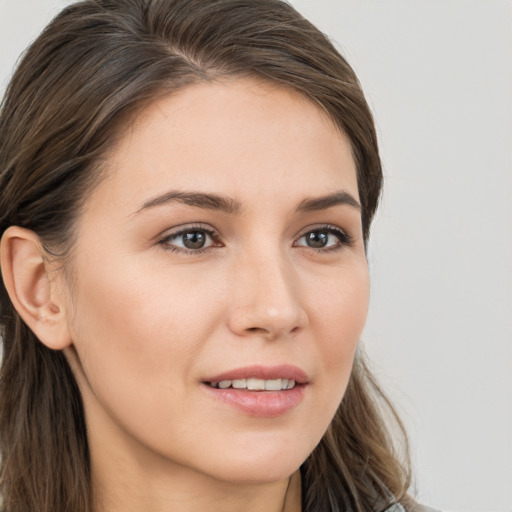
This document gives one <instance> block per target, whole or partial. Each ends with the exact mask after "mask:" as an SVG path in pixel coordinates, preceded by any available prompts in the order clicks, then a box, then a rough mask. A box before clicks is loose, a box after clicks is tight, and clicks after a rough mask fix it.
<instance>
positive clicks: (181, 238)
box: [159, 227, 219, 253]
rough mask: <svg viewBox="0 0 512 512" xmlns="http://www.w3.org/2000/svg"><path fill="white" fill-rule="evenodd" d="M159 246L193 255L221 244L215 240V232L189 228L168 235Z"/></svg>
mask: <svg viewBox="0 0 512 512" xmlns="http://www.w3.org/2000/svg"><path fill="white" fill-rule="evenodd" d="M159 244H160V245H161V246H163V247H164V249H168V250H172V251H176V252H189V253H193V252H201V251H202V250H206V249H209V248H210V247H213V246H218V245H219V242H218V240H217V239H216V238H215V234H214V232H213V231H210V230H207V229H202V228H201V229H200V228H196V227H189V228H187V229H181V230H180V231H178V232H175V233H171V234H169V235H167V236H166V237H164V238H163V239H162V240H160V242H159Z"/></svg>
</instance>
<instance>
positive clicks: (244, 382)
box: [232, 379, 247, 389]
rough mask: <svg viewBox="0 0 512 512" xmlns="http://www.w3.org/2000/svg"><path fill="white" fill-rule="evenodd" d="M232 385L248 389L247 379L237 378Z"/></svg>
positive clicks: (236, 387)
mask: <svg viewBox="0 0 512 512" xmlns="http://www.w3.org/2000/svg"><path fill="white" fill-rule="evenodd" d="M232 382H233V383H232V386H233V387H234V388H235V389H246V388H247V380H246V379H236V380H234V381H232Z"/></svg>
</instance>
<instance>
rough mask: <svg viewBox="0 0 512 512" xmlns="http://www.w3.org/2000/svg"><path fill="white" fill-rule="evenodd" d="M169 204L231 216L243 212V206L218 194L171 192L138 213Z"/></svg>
mask: <svg viewBox="0 0 512 512" xmlns="http://www.w3.org/2000/svg"><path fill="white" fill-rule="evenodd" d="M169 203H181V204H186V205H188V206H195V207H196V208H203V209H205V210H219V211H221V212H224V213H228V214H231V215H236V214H239V213H240V211H241V210H242V205H241V204H240V203H239V202H238V201H236V200H235V199H231V198H230V197H225V196H220V195H217V194H205V193H202V192H179V191H174V190H171V191H170V192H167V193H165V194H162V195H160V196H157V197H155V198H153V199H150V200H149V201H146V202H145V203H144V204H143V205H142V207H141V208H140V209H139V210H138V211H137V212H136V213H139V212H141V211H142V210H146V209H148V208H153V207H154V206H160V205H164V204H169Z"/></svg>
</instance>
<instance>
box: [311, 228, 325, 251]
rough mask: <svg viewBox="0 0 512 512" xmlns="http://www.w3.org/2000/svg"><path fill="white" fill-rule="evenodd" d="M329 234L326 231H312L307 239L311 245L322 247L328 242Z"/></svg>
mask: <svg viewBox="0 0 512 512" xmlns="http://www.w3.org/2000/svg"><path fill="white" fill-rule="evenodd" d="M328 236H329V235H328V234H327V233H326V232H325V231H311V233H308V235H307V237H306V239H307V243H308V245H309V246H310V247H314V248H321V247H325V245H326V244H327V239H328Z"/></svg>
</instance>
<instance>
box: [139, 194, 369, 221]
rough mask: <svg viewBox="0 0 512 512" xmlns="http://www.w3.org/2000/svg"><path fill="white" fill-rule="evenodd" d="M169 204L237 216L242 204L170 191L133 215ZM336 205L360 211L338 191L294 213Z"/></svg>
mask: <svg viewBox="0 0 512 512" xmlns="http://www.w3.org/2000/svg"><path fill="white" fill-rule="evenodd" d="M169 203H181V204H186V205H188V206H195V207H196V208H202V209H205V210H218V211H221V212H224V213H227V214H231V215H238V214H240V212H241V211H242V204H241V203H240V202H239V201H237V200H235V199H232V198H230V197H227V196H222V195H218V194H209V193H203V192H180V191H175V190H171V191H169V192H166V193H165V194H162V195H159V196H157V197H154V198H153V199H150V200H149V201H146V202H145V203H144V204H143V205H142V207H141V208H140V209H139V210H137V211H136V212H135V213H139V212H141V211H143V210H147V209H148V208H153V207H155V206H161V205H165V204H169ZM338 205H347V206H350V207H352V208H355V209H356V210H360V209H361V205H360V204H359V202H358V201H357V200H356V199H355V198H354V197H353V196H352V195H351V194H349V193H348V192H345V191H339V192H335V193H333V194H328V195H325V196H321V197H314V198H307V199H304V200H303V201H301V202H300V203H299V205H298V206H297V208H296V211H297V212H301V213H302V212H313V211H319V210H326V209H327V208H332V207H333V206H338Z"/></svg>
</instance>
